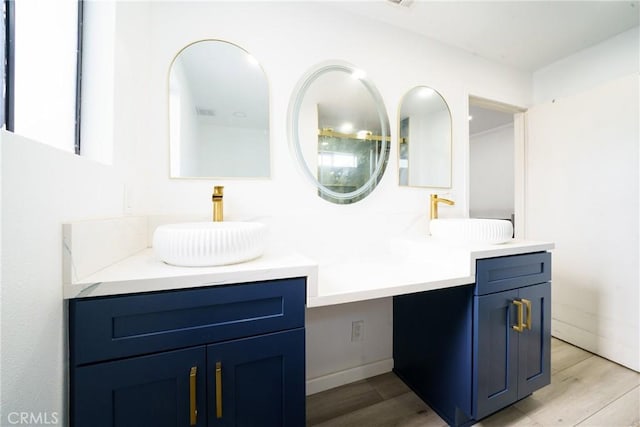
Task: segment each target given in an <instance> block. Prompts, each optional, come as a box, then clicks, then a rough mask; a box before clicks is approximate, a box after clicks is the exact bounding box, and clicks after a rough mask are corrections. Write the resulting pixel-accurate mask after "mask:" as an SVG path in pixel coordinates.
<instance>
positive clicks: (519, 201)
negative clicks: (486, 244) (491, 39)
mask: <svg viewBox="0 0 640 427" xmlns="http://www.w3.org/2000/svg"><path fill="white" fill-rule="evenodd" d="M471 105H474V106H476V107H481V108H485V109H488V110H495V111H500V112H503V113H509V114H513V131H514V135H513V160H514V164H513V178H514V183H513V187H514V188H513V192H514V194H513V204H514V206H513V212H514V216H515V221H514V237H515V238H516V239H525V238H526V236H525V230H526V228H525V223H526V218H525V212H526V209H525V207H526V206H525V200H526V197H525V195H526V190H527V185H526V159H527V150H526V148H527V109H526V108H524V107H518V106H516V105H511V104H506V103H504V102H500V101H495V100H492V99H488V98H483V97H479V96H476V95H472V94H469V97H468V105H467V111H468V110H469V107H470V106H471ZM467 134H468V132H467ZM467 136H468V135H467ZM467 163H468V164H470V159H469V161H468V162H467ZM467 188H468V189H470V183H469V173H468V172H467ZM470 197H471V195H470V193H469V191H468V192H467V206H468V205H469V199H470Z"/></svg>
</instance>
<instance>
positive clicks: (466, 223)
mask: <svg viewBox="0 0 640 427" xmlns="http://www.w3.org/2000/svg"><path fill="white" fill-rule="evenodd" d="M429 231H430V232H431V236H433V237H435V238H437V239H441V240H448V241H454V242H469V243H490V244H498V243H505V242H508V241H509V240H511V239H512V237H513V225H512V224H511V221H507V220H504V219H480V218H438V219H432V220H431V223H430V224H429Z"/></svg>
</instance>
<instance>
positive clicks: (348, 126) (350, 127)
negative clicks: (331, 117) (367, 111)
mask: <svg viewBox="0 0 640 427" xmlns="http://www.w3.org/2000/svg"><path fill="white" fill-rule="evenodd" d="M351 131H353V123H350V122H344V123H343V124H342V125H341V126H340V132H342V133H350V132H351Z"/></svg>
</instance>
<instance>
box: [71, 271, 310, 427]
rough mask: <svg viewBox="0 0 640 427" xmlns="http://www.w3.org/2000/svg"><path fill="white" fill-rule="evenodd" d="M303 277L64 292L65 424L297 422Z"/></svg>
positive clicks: (301, 410)
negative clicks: (118, 292) (93, 293)
mask: <svg viewBox="0 0 640 427" xmlns="http://www.w3.org/2000/svg"><path fill="white" fill-rule="evenodd" d="M305 285H306V282H305V279H304V278H296V279H282V280H273V281H265V282H255V283H247V284H235V285H228V286H213V287H206V288H194V289H188V290H172V291H162V292H153V293H146V294H132V295H122V296H110V297H96V298H81V299H74V300H71V301H70V302H69V354H70V418H71V425H72V426H75V427H84V426H91V427H98V426H109V427H112V426H117V427H122V426H154V427H158V426H167V427H169V426H171V427H174V426H255V425H260V426H278V427H281V426H300V425H304V423H305V365H304V360H305V354H304V348H305V344H304V340H305V330H304V304H305Z"/></svg>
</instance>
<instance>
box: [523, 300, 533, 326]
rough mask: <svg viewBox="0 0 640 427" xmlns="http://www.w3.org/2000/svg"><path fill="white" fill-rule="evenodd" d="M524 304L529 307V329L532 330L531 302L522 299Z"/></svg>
mask: <svg viewBox="0 0 640 427" xmlns="http://www.w3.org/2000/svg"><path fill="white" fill-rule="evenodd" d="M522 302H523V303H524V305H526V306H527V325H526V326H527V329H528V330H531V301H529V300H528V299H524V298H522Z"/></svg>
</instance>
